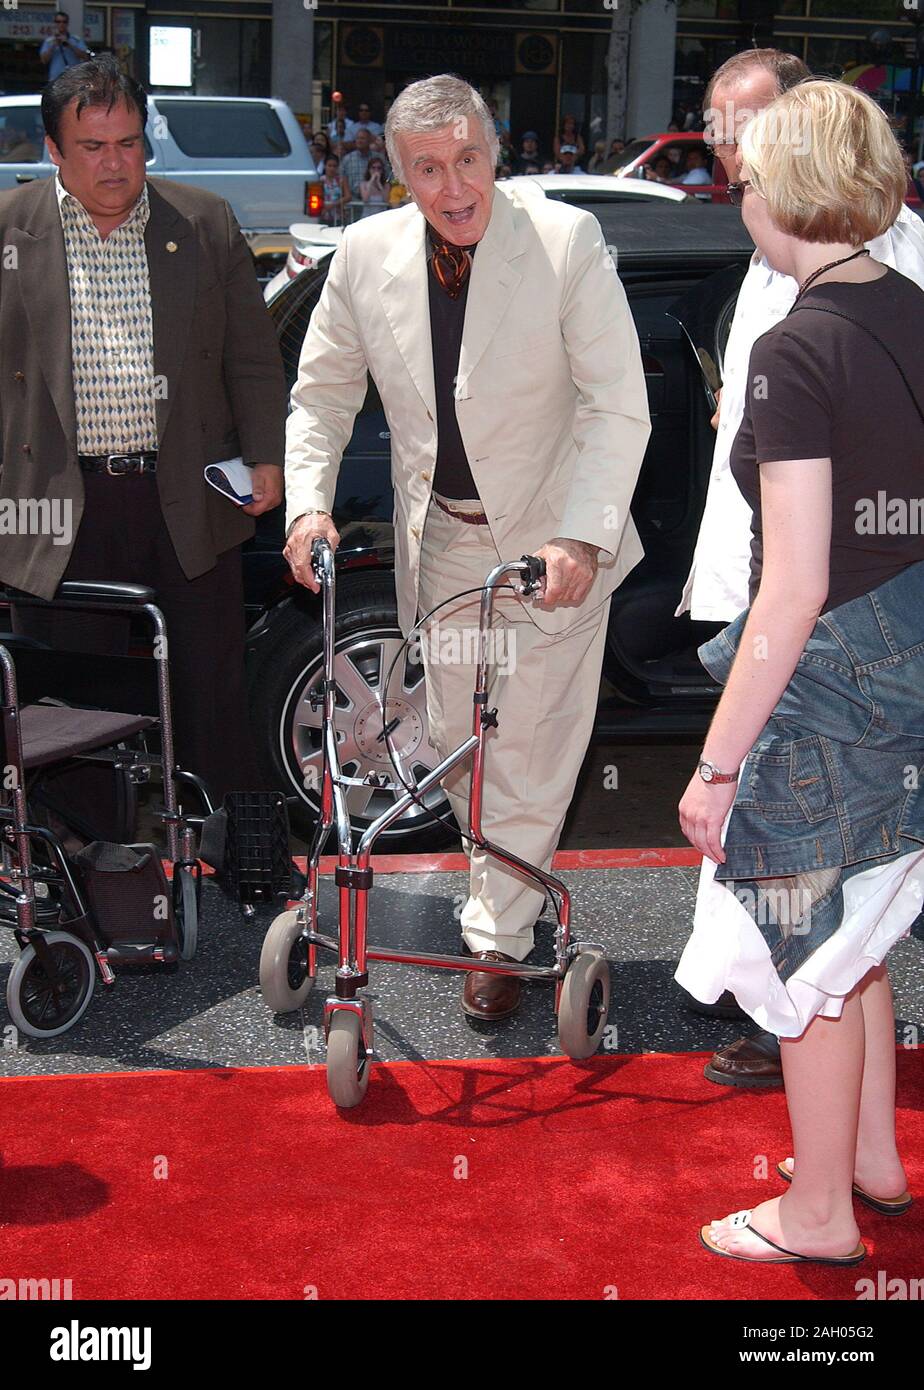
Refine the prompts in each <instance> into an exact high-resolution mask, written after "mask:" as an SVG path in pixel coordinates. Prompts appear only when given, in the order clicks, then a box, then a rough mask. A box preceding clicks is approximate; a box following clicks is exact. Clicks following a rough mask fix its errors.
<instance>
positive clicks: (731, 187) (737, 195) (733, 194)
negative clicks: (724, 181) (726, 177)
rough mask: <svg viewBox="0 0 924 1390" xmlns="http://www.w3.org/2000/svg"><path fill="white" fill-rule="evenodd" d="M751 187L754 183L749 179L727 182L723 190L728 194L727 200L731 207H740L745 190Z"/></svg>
mask: <svg viewBox="0 0 924 1390" xmlns="http://www.w3.org/2000/svg"><path fill="white" fill-rule="evenodd" d="M753 187H754V185H753V183H752V182H751V180H750V179H742V180H741V181H740V183H730V184H728V186H727V187H726V189H725V192H726V193H727V194H728V201H729V202H730V203H731V205H732V207H736V208H740V207H741V205H742V203H743V202H744V195H745V191H746V190H747V189H748V188H753Z"/></svg>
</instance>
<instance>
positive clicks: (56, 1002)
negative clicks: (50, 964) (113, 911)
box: [6, 931, 96, 1038]
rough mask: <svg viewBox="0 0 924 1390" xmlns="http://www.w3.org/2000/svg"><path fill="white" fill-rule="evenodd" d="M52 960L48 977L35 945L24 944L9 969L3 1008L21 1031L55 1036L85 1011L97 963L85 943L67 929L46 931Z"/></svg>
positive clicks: (30, 1035) (69, 1026) (65, 1030)
mask: <svg viewBox="0 0 924 1390" xmlns="http://www.w3.org/2000/svg"><path fill="white" fill-rule="evenodd" d="M45 942H46V945H47V946H48V949H49V951H50V952H51V955H52V958H53V961H54V970H53V972H52V975H51V976H49V975H48V974H47V973H46V971H45V967H44V965H43V964H42V962H41V961H40V960H39V958H38V956H37V954H36V950H35V947H34V946H27V947H26V948H25V950H24V951H23V953H22V955H21V956H20V957H19V959H18V960H17V961H16V963H15V965H14V966H13V969H12V970H11V971H10V976H9V979H8V980H7V984H6V1007H7V1009H8V1010H9V1014H10V1018H11V1019H12V1020H13V1023H14V1024H15V1026H16V1027H17V1028H18V1029H19V1031H20V1032H21V1033H25V1034H26V1036H27V1037H30V1038H56V1037H58V1036H59V1034H61V1033H66V1032H67V1030H68V1028H73V1026H74V1024H75V1023H76V1022H77V1020H78V1019H79V1018H80V1017H81V1015H82V1014H83V1013H84V1011H85V1010H86V1007H87V1005H88V1004H89V1002H90V999H91V998H92V995H93V986H94V984H95V983H96V963H95V961H94V960H93V956H92V954H91V952H90V950H89V948H88V947H87V946H85V945H84V943H83V942H82V941H80V940H79V939H78V938H77V937H76V936H71V935H70V934H69V933H68V932H60V931H53V932H46V934H45Z"/></svg>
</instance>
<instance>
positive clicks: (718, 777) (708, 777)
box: [696, 758, 741, 786]
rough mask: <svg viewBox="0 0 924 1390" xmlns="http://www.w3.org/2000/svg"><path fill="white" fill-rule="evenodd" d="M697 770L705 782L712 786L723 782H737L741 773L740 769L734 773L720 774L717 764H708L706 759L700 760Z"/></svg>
mask: <svg viewBox="0 0 924 1390" xmlns="http://www.w3.org/2000/svg"><path fill="white" fill-rule="evenodd" d="M696 770H697V772H698V773H699V775H700V777H702V779H703V781H704V782H708V783H709V785H710V786H715V785H716V784H720V783H723V782H737V780H738V773H739V772H740V771H741V769H740V768H737V769H736V771H734V772H720V771H719V769H718V768H717V767H716V765H715V763H707V762H706V760H705V758H700V760H699V764H698V766H697V769H696Z"/></svg>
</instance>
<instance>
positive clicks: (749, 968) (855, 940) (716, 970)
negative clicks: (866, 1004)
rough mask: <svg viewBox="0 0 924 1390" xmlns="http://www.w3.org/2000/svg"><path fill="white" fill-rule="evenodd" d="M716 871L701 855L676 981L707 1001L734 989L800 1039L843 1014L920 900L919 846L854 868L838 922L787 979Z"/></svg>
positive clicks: (923, 884) (749, 1008) (923, 861)
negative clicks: (817, 1021) (818, 1020)
mask: <svg viewBox="0 0 924 1390" xmlns="http://www.w3.org/2000/svg"><path fill="white" fill-rule="evenodd" d="M729 818H730V817H729ZM727 824H728V821H727V820H726V825H727ZM723 841H724V833H723ZM715 870H716V865H715V864H713V862H712V860H711V859H704V860H703V866H702V869H701V871H700V879H699V888H698V890H697V894H696V912H695V913H694V917H693V932H692V935H691V936H690V939H689V941H688V942H687V944H686V946H685V947H684V951H683V955H682V956H681V958H680V963H679V965H678V966H677V970H676V972H675V974H674V979H675V980H677V981H678V983H679V984H680V985H682V986H683V988H684V989H685V990H687V992H688V993H689V994H692V995H693V998H694V999H699V1000H701V1001H702V1002H703V1003H704V1004H714V1003H715V1001H716V1000H717V999H718V998H719V996H720V995H721V994H723V993H724V991H725V990H731V992H732V994H733V995H734V996H735V998H736V1000H737V1001H738V1003H739V1004H740V1005H741V1007H742V1009H744V1011H745V1013H747V1014H750V1016H751V1018H753V1019H754V1022H755V1023H757V1024H758V1025H759V1026H760V1027H761V1028H765V1029H767V1031H768V1032H770V1033H775V1034H776V1036H777V1037H782V1038H798V1037H801V1035H802V1034H803V1033H804V1032H805V1029H806V1028H807V1027H808V1025H809V1024H810V1023H811V1021H812V1019H813V1018H814V1017H815V1016H816V1014H820V1015H821V1016H822V1018H840V1016H841V1012H842V1010H843V1007H844V1000H845V998H846V997H847V995H848V994H850V992H851V990H852V989H853V988H854V987H855V986H856V985H857V984H858V983H859V981H860V980H862V978H863V976H864V975H866V974H867V972H868V971H869V970H871V969H873V967H874V966H877V965H880V964H881V963H882V961H883V960H884V958H885V955H886V952H887V951H888V950H889V948H890V947H891V946H894V944H895V942H896V941H899V940H901V938H902V937H903V936H907V935H908V931H909V928H910V927H911V924H912V922H913V921H914V920H915V918H916V917H917V916H918V914H919V913H920V911H921V907H922V904H924V849H919V850H913V851H912V852H911V853H910V854H904V855H902V857H901V858H900V859H897V860H894V861H892V862H890V863H888V864H877V865H876V866H874V867H873V868H871V869H865V870H864V871H863V872H862V873H859V874H855V875H854V877H853V878H850V879H848V880H847V882H846V883H845V884H844V916H843V919H842V921H841V925H840V926H839V927H838V929H837V931H836V932H834V933H833V935H832V936H830V937H829V938H828V940H827V941H825V942H824V943H823V944H822V945H821V946H819V947H818V949H817V950H816V951H813V952H812V954H811V955H810V956H809V958H808V960H807V961H805V962H804V963H803V964H802V965H801V966H800V967H799V968H798V970H796V971H794V973H793V974H792V975H790V977H789V979H788V980H787V981H786V983H785V984H784V983H783V981H782V980H781V979H780V977H779V975H778V974H777V972H776V968H775V966H774V965H773V962H772V960H771V958H770V949H769V947H768V946H767V943H766V941H765V940H764V938H763V936H762V935H761V933H760V929H759V928H758V926H757V924H756V923H755V921H754V919H753V918H752V916H751V914H750V913H749V912H748V911H747V909H746V908H745V907H744V906H743V904H742V903H740V902H739V901H738V899H737V898H736V897H735V895H734V893H733V892H732V891H730V890H729V889H728V888H726V887H725V886H724V884H722V883H717V882H716V881H715Z"/></svg>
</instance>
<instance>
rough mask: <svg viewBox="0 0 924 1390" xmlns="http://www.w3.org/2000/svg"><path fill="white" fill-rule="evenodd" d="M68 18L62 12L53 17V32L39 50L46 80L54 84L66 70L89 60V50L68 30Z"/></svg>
mask: <svg viewBox="0 0 924 1390" xmlns="http://www.w3.org/2000/svg"><path fill="white" fill-rule="evenodd" d="M69 23H70V16H69V15H68V14H66V13H65V11H64V10H58V13H57V14H56V15H55V31H54V33H53V34H49V36H48V38H47V39H45V41H44V43H43V44H42V46H41V48H40V49H39V57H40V58H41V60H42V62H43V63H44V64H45V66H46V67H47V69H48V80H49V82H54V80H55V78H56V77H60V76H61V74H62V72H64V71H65V70H66V69H67V68H72V67H75V66H76V64H77V63H85V62H86V61H87V59H88V58H91V57H92V56H93V55H92V54H91V52H90V50H89V48H87V46H86V44H85V43H84V41H83V39H78V38H75V37H74V35H73V34H72V33H70V31H69V30H68V27H67V26H68V24H69Z"/></svg>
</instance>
